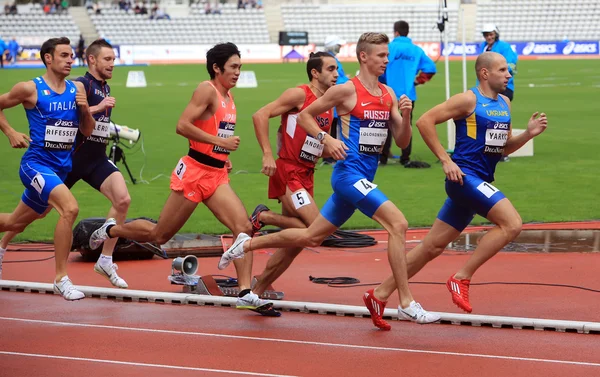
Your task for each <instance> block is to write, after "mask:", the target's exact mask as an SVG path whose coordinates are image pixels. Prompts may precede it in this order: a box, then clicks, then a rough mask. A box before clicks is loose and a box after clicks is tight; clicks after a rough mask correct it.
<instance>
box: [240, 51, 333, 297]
mask: <svg viewBox="0 0 600 377" xmlns="http://www.w3.org/2000/svg"><path fill="white" fill-rule="evenodd" d="M306 73H307V75H308V79H309V82H310V84H308V85H300V86H297V87H295V88H290V89H287V90H286V91H285V92H283V93H282V94H281V96H280V97H279V98H277V99H276V100H275V101H273V102H271V103H269V104H268V105H266V106H264V107H263V108H261V109H260V110H258V111H257V112H256V113H255V114H254V116H253V117H252V120H253V121H254V129H255V132H256V138H257V139H258V143H259V144H260V146H261V148H262V151H263V159H262V170H261V171H262V173H264V174H265V175H267V176H269V199H277V200H279V202H281V203H282V215H280V214H277V213H274V212H272V211H270V210H269V209H268V208H267V207H266V206H265V205H263V204H260V205H259V206H257V207H256V209H255V210H254V213H253V214H252V217H251V221H252V227H253V232H256V231H258V230H259V229H261V228H262V227H263V226H265V225H274V226H278V227H280V228H303V227H308V226H310V224H311V223H312V222H313V221H314V220H315V219H316V218H317V216H318V215H319V207H317V204H316V203H315V200H314V198H313V196H314V194H313V187H314V172H315V165H316V163H317V161H318V159H319V158H320V157H321V155H322V153H323V144H321V143H320V142H319V141H318V140H317V139H315V138H313V137H312V136H310V135H308V134H307V133H306V131H305V130H304V128H302V127H301V126H300V125H299V124H298V114H299V113H300V111H302V110H304V109H305V108H306V107H308V106H309V105H310V104H311V103H313V102H315V101H316V100H317V98H319V97H321V96H322V95H323V94H325V92H326V91H327V90H328V89H329V88H330V87H332V86H333V85H335V83H336V80H337V78H338V71H337V64H336V61H335V58H334V57H333V56H331V55H330V54H329V53H327V52H316V53H311V54H310V56H309V58H308V62H307V63H306ZM278 116H281V125H280V128H279V131H278V132H277V139H278V140H277V144H278V149H279V150H278V152H277V154H278V155H279V158H278V159H277V160H274V159H273V153H272V151H271V143H270V142H269V119H270V118H275V117H278ZM315 121H316V122H317V124H318V125H319V127H320V129H321V130H323V131H325V132H329V128H330V127H331V123H332V121H333V111H332V110H331V109H328V110H326V111H324V112H323V113H322V114H319V115H317V116H316V117H315ZM301 251H302V248H301V247H293V248H288V249H279V250H277V251H276V252H275V254H273V256H272V257H271V258H269V261H268V262H267V266H266V268H265V271H264V272H263V273H262V274H261V275H260V277H259V278H258V281H257V283H256V285H254V287H253V288H252V291H253V292H255V293H256V294H258V295H261V294H262V293H263V292H264V291H265V289H266V288H267V287H268V286H269V285H270V284H272V283H273V282H274V281H275V280H276V279H277V278H278V277H279V276H281V274H283V272H285V270H287V268H288V267H289V266H290V264H291V263H292V261H293V260H294V258H296V256H298V254H300V252H301Z"/></svg>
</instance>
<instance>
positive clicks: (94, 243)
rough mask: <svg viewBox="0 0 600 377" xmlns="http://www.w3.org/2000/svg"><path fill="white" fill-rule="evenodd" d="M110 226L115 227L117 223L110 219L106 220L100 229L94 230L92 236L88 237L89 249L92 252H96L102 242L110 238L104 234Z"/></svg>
mask: <svg viewBox="0 0 600 377" xmlns="http://www.w3.org/2000/svg"><path fill="white" fill-rule="evenodd" d="M110 225H117V221H116V220H115V219H112V218H111V219H106V221H105V222H104V224H102V226H101V227H100V228H98V229H96V230H95V231H94V233H92V236H91V237H90V248H91V249H92V250H96V249H97V248H99V247H100V245H102V243H103V242H104V241H106V240H107V239H109V238H110V237H109V236H108V234H107V233H106V228H108V227H109V226H110Z"/></svg>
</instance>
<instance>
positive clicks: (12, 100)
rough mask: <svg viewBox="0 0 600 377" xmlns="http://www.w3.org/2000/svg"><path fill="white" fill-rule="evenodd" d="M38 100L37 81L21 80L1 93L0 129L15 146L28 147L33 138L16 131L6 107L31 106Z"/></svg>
mask: <svg viewBox="0 0 600 377" xmlns="http://www.w3.org/2000/svg"><path fill="white" fill-rule="evenodd" d="M36 102H37V94H36V90H35V83H34V82H33V81H26V82H20V83H18V84H16V85H15V86H13V87H12V89H11V90H10V92H8V93H5V94H2V95H0V130H1V131H2V132H3V133H4V134H5V135H6V137H7V138H8V140H9V141H10V145H11V147H13V148H27V147H28V146H29V142H30V141H31V139H30V138H29V136H28V135H26V134H24V133H21V132H17V131H15V129H14V128H12V127H11V126H10V124H8V120H7V119H6V115H4V110H5V109H10V108H11V107H15V106H17V105H20V104H23V105H24V106H25V107H26V108H31V107H33V105H34V104H35V103H36Z"/></svg>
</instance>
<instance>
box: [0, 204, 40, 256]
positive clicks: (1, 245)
mask: <svg viewBox="0 0 600 377" xmlns="http://www.w3.org/2000/svg"><path fill="white" fill-rule="evenodd" d="M19 207H22V208H19ZM51 210H52V208H51V207H49V208H48V209H47V210H46V212H44V213H43V214H41V215H40V214H39V213H37V212H35V211H34V210H32V209H31V208H30V207H29V206H27V205H26V204H25V203H23V201H20V202H19V204H18V205H17V208H15V211H13V213H15V212H17V211H19V212H20V211H23V212H24V214H23V215H22V216H23V217H22V220H20V222H22V223H26V224H31V223H32V222H34V221H35V220H40V219H43V218H44V217H46V215H47V214H48V212H50V211H51ZM0 216H2V214H0ZM25 227H26V226H25ZM25 227H24V228H23V229H25ZM21 232H22V230H19V231H8V232H6V233H4V236H3V237H2V239H1V240H0V249H6V248H7V247H8V244H9V243H10V241H12V240H13V239H14V238H15V237H16V236H17V235H18V234H19V233H21Z"/></svg>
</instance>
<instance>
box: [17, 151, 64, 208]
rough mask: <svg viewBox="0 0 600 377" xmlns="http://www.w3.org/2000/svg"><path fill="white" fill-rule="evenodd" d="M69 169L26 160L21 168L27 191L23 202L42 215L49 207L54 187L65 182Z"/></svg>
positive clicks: (21, 175) (22, 198)
mask: <svg viewBox="0 0 600 377" xmlns="http://www.w3.org/2000/svg"><path fill="white" fill-rule="evenodd" d="M67 173H68V170H62V171H61V170H59V171H54V169H51V168H49V167H48V166H45V165H43V164H40V163H39V162H33V161H24V162H22V163H21V167H20V169H19V176H20V177H21V182H23V185H24V186H25V192H24V193H23V196H22V197H21V200H22V201H23V203H25V204H26V205H27V206H28V207H30V208H31V209H33V210H34V211H35V212H37V213H39V214H40V215H41V214H43V213H44V212H45V211H46V209H48V199H49V198H50V193H51V192H52V190H54V188H56V187H57V186H60V185H62V184H64V180H65V178H66V177H67Z"/></svg>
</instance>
